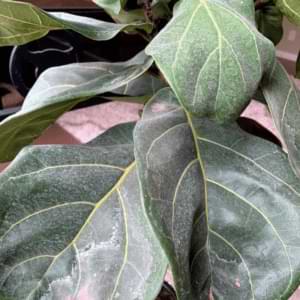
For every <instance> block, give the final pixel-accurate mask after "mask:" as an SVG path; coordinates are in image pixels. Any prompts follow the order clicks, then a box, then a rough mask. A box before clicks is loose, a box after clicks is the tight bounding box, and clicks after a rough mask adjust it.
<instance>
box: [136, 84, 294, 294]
mask: <svg viewBox="0 0 300 300" xmlns="http://www.w3.org/2000/svg"><path fill="white" fill-rule="evenodd" d="M134 139H135V147H136V150H135V152H136V159H137V166H138V173H139V176H140V178H141V182H142V190H143V193H144V201H145V208H146V212H147V213H148V216H149V219H150V221H151V224H152V226H153V228H154V231H155V232H156V234H157V236H158V237H159V240H160V242H161V245H162V247H163V248H164V249H165V252H166V254H167V256H168V259H169V261H170V264H171V267H172V271H173V276H174V281H175V283H176V290H177V296H178V298H179V299H180V300H181V299H188V300H191V299H205V300H207V299H208V293H209V289H210V288H211V289H212V292H213V295H214V299H216V300H218V299H222V300H240V299H252V300H254V299H264V300H274V299H282V300H283V299H286V300H287V299H288V298H289V296H290V295H291V294H292V293H293V291H294V290H295V289H296V288H297V286H298V285H299V283H300V262H299V256H300V242H299V241H300V240H299V238H298V235H299V234H298V233H299V230H300V206H299V203H300V183H299V180H298V178H297V177H296V176H295V175H294V174H293V172H292V169H291V168H290V165H289V162H288V159H287V156H286V154H285V153H283V151H282V150H281V148H279V147H278V146H276V145H274V144H272V143H270V142H267V141H265V140H262V139H260V138H257V137H254V136H252V135H249V134H247V133H245V132H244V131H242V130H241V129H239V128H238V126H237V125H235V124H234V125H229V126H226V127H222V126H220V125H217V124H216V123H215V122H212V121H209V120H207V119H198V118H196V117H192V116H191V115H189V114H186V113H185V112H184V110H183V109H182V107H180V106H179V105H178V103H177V100H176V98H175V97H174V95H173V94H172V93H171V92H170V90H163V91H161V92H160V93H159V94H158V95H157V96H156V97H154V98H153V99H152V100H151V101H150V102H149V103H148V104H147V106H146V110H145V114H144V116H143V119H142V120H141V121H140V122H139V124H138V125H137V127H136V130H135V134H134Z"/></svg>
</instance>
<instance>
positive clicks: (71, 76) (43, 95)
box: [0, 52, 152, 162]
mask: <svg viewBox="0 0 300 300" xmlns="http://www.w3.org/2000/svg"><path fill="white" fill-rule="evenodd" d="M151 64H152V59H151V58H150V57H148V56H146V55H145V54H144V53H143V52H141V53H140V54H138V55H137V56H135V57H134V58H133V59H131V60H129V61H126V62H120V63H106V62H93V63H78V64H70V65H66V66H61V67H55V68H51V69H48V70H47V71H45V72H44V73H42V75H41V76H40V77H39V78H38V80H37V82H36V83H35V85H34V86H33V88H32V89H31V90H30V92H29V94H28V95H27V97H26V99H25V102H24V104H23V107H22V109H21V110H20V111H19V112H18V113H16V114H15V115H13V116H11V117H9V118H7V119H5V120H4V121H3V122H1V123H0V140H1V144H0V161H1V162H4V161H8V160H11V159H13V158H14V156H15V155H16V154H17V153H18V151H19V150H20V149H21V148H22V147H23V146H25V145H28V144H29V143H31V142H32V141H33V140H34V139H35V138H36V137H38V136H39V135H40V134H41V133H42V132H43V131H44V130H45V129H46V128H47V127H48V126H49V125H50V124H51V123H53V122H54V121H55V120H56V119H57V118H58V117H59V116H60V115H62V114H63V113H64V112H66V111H68V110H70V109H71V108H72V107H74V106H75V105H76V104H77V103H79V102H82V101H85V100H87V99H89V98H92V97H93V96H96V95H99V94H103V93H105V92H110V91H113V90H115V89H117V88H119V87H122V86H124V85H126V84H128V83H129V82H130V81H132V80H135V79H136V78H138V77H139V76H140V75H142V74H143V73H144V72H146V70H147V69H148V68H149V67H150V66H151Z"/></svg>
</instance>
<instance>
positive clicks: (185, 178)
mask: <svg viewBox="0 0 300 300" xmlns="http://www.w3.org/2000/svg"><path fill="white" fill-rule="evenodd" d="M135 146H136V147H135V148H136V158H137V162H138V167H139V171H140V172H139V175H140V178H141V182H142V190H143V191H144V201H145V208H146V211H147V213H148V216H149V218H150V221H151V222H152V225H153V228H154V230H155V232H156V234H157V235H158V237H159V238H160V241H161V243H162V245H163V247H164V249H165V250H166V253H167V255H168V258H169V260H170V264H171V268H172V272H173V277H174V281H175V285H176V290H177V293H178V296H179V299H196V298H193V297H192V294H193V289H195V290H196V291H198V290H200V291H201V290H202V289H203V286H204V288H205V286H206V285H207V286H208V288H209V280H208V277H209V276H208V275H207V272H206V271H207V270H208V269H209V266H208V265H206V266H205V262H204V263H203V269H202V276H201V278H200V276H199V277H191V272H190V260H191V256H192V255H193V253H191V252H190V245H191V240H192V235H193V231H194V232H195V233H196V234H197V237H199V238H200V239H203V240H201V241H199V249H200V248H203V247H204V246H205V243H206V235H207V232H206V224H205V219H201V221H200V222H198V223H197V225H196V226H197V229H198V231H197V230H196V229H195V228H194V222H195V220H196V219H197V218H198V217H199V216H201V215H202V213H203V211H204V194H205V193H204V183H203V175H202V172H201V167H200V164H199V160H198V155H197V151H196V149H195V144H194V142H193V135H192V132H191V130H190V127H189V125H188V124H187V120H186V115H185V114H184V112H183V111H182V109H180V108H179V107H178V103H177V101H174V96H173V94H172V93H171V92H170V90H169V89H164V90H161V92H159V93H158V94H157V96H155V97H154V98H153V99H152V100H150V101H149V102H148V103H147V105H146V107H145V110H144V114H143V118H142V120H141V121H140V122H138V124H137V127H136V130H135ZM197 242H198V241H197ZM206 262H208V260H207V259H206ZM196 291H195V292H194V296H196V295H197V292H196ZM207 295H208V291H207ZM207 298H208V296H206V299H207Z"/></svg>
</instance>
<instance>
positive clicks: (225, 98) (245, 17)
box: [146, 0, 275, 122]
mask: <svg viewBox="0 0 300 300" xmlns="http://www.w3.org/2000/svg"><path fill="white" fill-rule="evenodd" d="M146 52H147V53H148V54H149V55H152V56H153V57H154V60H155V61H156V63H157V65H158V67H159V69H160V70H161V71H162V72H163V74H164V76H165V78H166V79H167V81H168V82H169V83H170V85H171V87H172V89H173V91H174V92H175V94H176V95H177V97H178V99H179V101H180V102H181V104H182V105H183V106H184V107H185V108H186V109H187V110H188V111H189V112H191V113H192V114H195V115H198V116H208V117H210V118H213V119H216V120H217V121H219V122H226V121H228V120H232V119H235V118H237V117H238V116H239V114H240V112H241V111H242V110H243V108H244V107H245V106H246V105H247V103H248V102H249V100H250V99H251V97H252V95H253V94H254V93H255V91H256V89H257V87H258V84H259V82H260V80H261V78H262V75H263V74H264V73H265V72H266V70H269V68H270V66H271V65H272V62H273V60H274V56H275V55H274V54H275V52H274V47H273V45H272V43H271V42H270V41H269V40H267V39H266V38H265V37H264V36H263V35H261V34H260V33H259V32H258V31H257V29H256V27H255V20H254V6H253V1H252V0H247V1H225V0H221V1H215V0H200V1H199V0H190V1H181V2H180V3H179V5H178V6H176V9H175V11H174V17H173V19H172V20H171V21H170V22H169V24H168V25H167V26H166V27H165V28H164V29H163V30H162V31H161V32H160V33H159V34H158V35H157V36H156V38H154V40H153V41H152V42H151V43H150V45H149V46H148V48H147V49H146Z"/></svg>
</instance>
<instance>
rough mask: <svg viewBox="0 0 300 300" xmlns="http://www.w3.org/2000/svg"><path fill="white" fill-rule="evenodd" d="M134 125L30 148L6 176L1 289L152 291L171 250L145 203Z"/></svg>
mask: <svg viewBox="0 0 300 300" xmlns="http://www.w3.org/2000/svg"><path fill="white" fill-rule="evenodd" d="M132 128H133V126H132V124H129V125H123V126H119V127H116V128H114V129H112V130H110V131H109V132H108V133H105V134H104V136H103V137H102V136H100V137H99V138H98V139H96V140H95V141H93V142H92V143H90V144H87V145H81V146H74V145H72V146H33V147H28V148H26V149H25V150H23V151H22V152H21V153H20V154H19V155H18V156H17V158H16V159H15V161H14V162H13V163H12V165H11V166H10V167H9V168H8V169H7V171H5V172H4V173H3V174H2V175H1V177H0V236H1V237H0V290H1V295H2V296H3V297H7V298H9V299H28V300H29V299H45V300H46V299H89V300H93V299H94V300H107V299H126V300H129V299H132V300H133V299H143V300H144V299H149V300H153V299H155V297H156V295H157V294H158V292H159V289H160V287H161V285H162V282H163V278H164V274H165V271H166V259H165V256H164V255H163V253H162V250H161V248H160V246H159V243H158V241H157V240H156V238H155V236H154V234H153V231H152V230H151V227H150V226H149V222H148V220H147V218H146V217H145V213H144V209H143V206H142V199H141V193H140V190H139V182H138V179H137V176H136V171H135V163H134V156H133V145H132ZM0 298H1V297H0Z"/></svg>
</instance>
